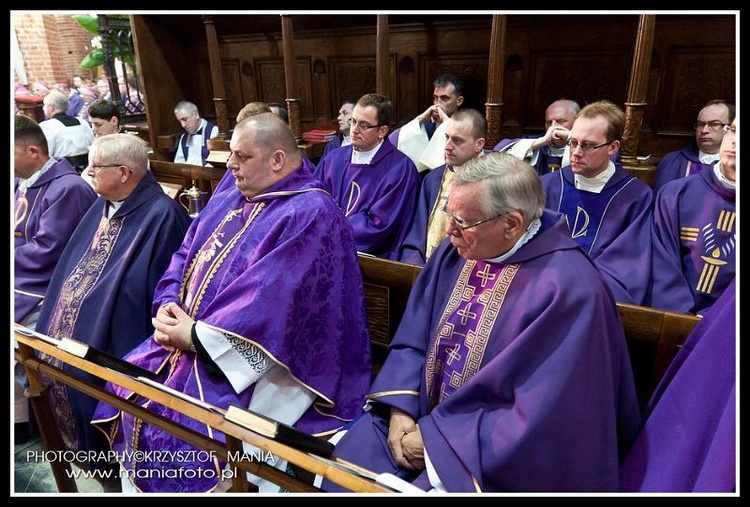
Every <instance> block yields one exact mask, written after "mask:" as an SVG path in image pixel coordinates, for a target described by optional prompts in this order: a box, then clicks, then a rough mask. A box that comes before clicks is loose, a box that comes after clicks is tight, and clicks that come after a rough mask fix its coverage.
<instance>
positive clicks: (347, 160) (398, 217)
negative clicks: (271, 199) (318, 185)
mask: <svg viewBox="0 0 750 507" xmlns="http://www.w3.org/2000/svg"><path fill="white" fill-rule="evenodd" d="M353 149H354V148H353V146H352V145H349V146H344V147H343V148H339V149H337V150H333V151H332V152H331V153H329V154H328V156H327V157H325V158H324V159H322V160H321V161H320V162H319V164H318V167H317V168H316V170H315V173H314V174H315V176H316V177H317V178H318V179H319V180H320V181H321V182H323V185H324V186H325V188H326V189H328V191H329V192H330V193H331V195H332V196H333V199H334V200H335V201H336V203H338V205H339V207H340V208H341V209H342V210H343V211H344V214H345V215H346V217H347V219H348V220H349V223H350V224H351V226H352V229H353V230H354V241H355V242H356V244H357V250H358V251H360V252H365V253H369V254H372V255H376V256H378V257H384V258H391V257H392V256H394V255H395V254H396V249H397V248H398V246H399V245H400V244H401V241H402V240H403V238H404V236H405V235H406V232H407V231H408V229H409V226H410V225H411V219H412V215H413V214H414V206H415V203H416V200H417V194H418V193H419V184H420V181H419V173H418V172H417V169H416V167H415V166H414V163H413V162H412V161H411V160H410V159H409V157H407V156H406V155H404V154H403V153H401V152H400V151H398V150H397V149H396V148H395V147H394V146H393V145H392V144H390V143H388V142H387V141H386V142H383V143H382V144H381V145H380V149H379V150H378V152H377V153H376V154H375V157H374V158H373V159H372V161H371V162H370V163H369V164H353V163H352V162H351V158H352V150H353Z"/></svg>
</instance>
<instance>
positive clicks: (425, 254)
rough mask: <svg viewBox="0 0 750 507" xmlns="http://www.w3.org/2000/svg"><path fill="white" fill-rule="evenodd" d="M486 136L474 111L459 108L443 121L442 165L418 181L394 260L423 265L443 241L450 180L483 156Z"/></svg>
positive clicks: (484, 125)
mask: <svg viewBox="0 0 750 507" xmlns="http://www.w3.org/2000/svg"><path fill="white" fill-rule="evenodd" d="M486 135H487V121H486V120H485V118H484V115H483V114H482V113H480V112H479V111H477V110H476V109H462V110H460V111H457V112H456V113H455V114H454V115H453V116H451V117H450V118H448V120H446V126H445V161H446V163H445V165H442V166H440V167H436V168H435V169H432V170H431V171H428V172H427V176H425V178H424V179H423V180H422V186H421V188H420V191H419V199H418V200H417V209H416V211H415V213H414V219H413V220H412V223H411V227H410V229H409V232H408V233H407V235H406V237H405V238H404V241H403V242H402V243H401V246H399V249H398V259H397V260H399V261H401V262H406V263H409V264H417V265H420V266H421V265H424V263H425V262H426V261H427V259H429V258H430V256H431V255H432V252H433V251H435V249H436V248H437V247H438V246H439V245H440V243H441V242H442V241H443V240H444V239H445V238H446V232H445V226H446V223H447V221H448V218H447V215H446V214H445V213H443V211H442V210H443V208H444V207H445V203H446V202H447V201H448V188H449V187H450V182H451V179H452V178H453V175H455V174H456V171H457V170H458V169H459V168H460V167H461V166H462V165H463V164H465V163H466V162H468V161H469V160H471V159H472V158H474V157H478V156H480V155H482V154H483V153H484V140H485V137H486Z"/></svg>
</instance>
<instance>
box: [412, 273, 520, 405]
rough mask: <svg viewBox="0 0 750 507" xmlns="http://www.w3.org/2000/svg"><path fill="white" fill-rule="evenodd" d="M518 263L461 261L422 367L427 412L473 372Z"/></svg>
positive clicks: (481, 357) (478, 364) (480, 364)
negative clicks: (453, 285) (463, 263)
mask: <svg viewBox="0 0 750 507" xmlns="http://www.w3.org/2000/svg"><path fill="white" fill-rule="evenodd" d="M519 266H520V265H519V264H492V263H488V262H485V261H481V260H480V261H475V260H471V261H467V262H466V264H465V266H464V267H463V268H462V270H461V273H460V274H459V276H458V280H457V281H456V286H455V288H454V289H453V292H452V293H451V296H450V298H449V300H448V303H447V304H446V306H445V309H444V310H443V315H442V317H441V318H440V322H439V323H438V326H437V328H436V333H435V337H434V338H433V340H432V342H431V343H430V347H429V350H428V352H427V362H426V364H425V379H426V390H427V396H428V405H429V408H430V410H432V409H433V408H434V407H435V406H436V405H437V404H439V403H440V402H442V401H443V400H445V399H446V398H447V397H448V396H450V395H451V394H452V393H453V392H454V391H455V390H456V389H458V388H459V387H461V386H462V385H463V384H464V383H466V381H468V380H469V379H470V378H471V377H473V376H474V374H476V372H477V371H479V368H480V367H481V366H482V360H483V358H484V353H485V350H486V348H487V342H488V341H489V339H490V334H491V333H492V328H493V327H494V326H495V323H496V322H497V316H498V314H499V313H500V308H502V306H503V301H504V300H505V295H506V293H507V291H508V287H509V286H510V283H511V282H512V280H513V277H514V276H515V275H516V273H517V272H518V269H519Z"/></svg>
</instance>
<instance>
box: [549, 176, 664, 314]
mask: <svg viewBox="0 0 750 507" xmlns="http://www.w3.org/2000/svg"><path fill="white" fill-rule="evenodd" d="M615 167H616V169H615V173H614V174H613V175H612V177H611V178H610V179H609V181H608V182H607V184H606V185H605V186H604V188H603V189H602V191H601V192H600V193H598V194H597V193H594V192H588V191H585V190H579V189H577V188H576V186H575V180H574V177H573V171H572V170H571V168H570V166H566V167H564V168H562V169H561V170H560V171H556V172H554V173H552V174H546V175H544V176H542V177H541V180H542V186H543V187H544V193H545V194H546V196H547V208H549V209H551V210H554V211H559V212H560V213H563V214H564V215H565V216H566V218H567V220H568V227H570V231H571V236H572V238H573V239H574V240H575V241H576V243H578V244H579V245H581V248H583V250H584V251H585V252H586V253H587V254H589V256H590V257H591V259H593V261H594V263H596V265H597V267H598V268H599V270H600V271H601V272H602V275H604V279H605V280H606V281H607V284H608V285H609V287H610V289H612V292H613V293H614V296H615V299H616V300H617V301H620V302H623V303H631V304H636V305H645V304H648V295H649V291H648V289H649V284H650V281H651V220H652V213H653V202H654V197H653V191H652V190H651V188H650V187H649V186H648V185H646V184H645V183H643V182H642V181H640V180H638V179H636V178H634V177H633V176H631V175H630V174H629V173H628V172H627V171H626V170H625V169H623V168H622V167H621V166H619V165H616V166H615Z"/></svg>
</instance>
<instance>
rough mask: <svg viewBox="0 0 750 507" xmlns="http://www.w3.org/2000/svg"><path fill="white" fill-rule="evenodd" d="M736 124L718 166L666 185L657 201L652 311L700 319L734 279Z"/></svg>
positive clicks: (728, 131) (726, 138) (725, 140)
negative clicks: (694, 316) (667, 311)
mask: <svg viewBox="0 0 750 507" xmlns="http://www.w3.org/2000/svg"><path fill="white" fill-rule="evenodd" d="M737 124H738V122H737V119H735V120H734V121H733V122H732V124H731V125H727V127H726V129H725V130H726V134H724V138H723V139H722V141H721V150H720V160H719V163H718V164H715V165H713V166H711V167H708V168H706V169H704V170H703V171H701V172H700V173H698V174H694V175H692V176H688V177H687V178H680V179H678V180H675V181H671V182H669V183H667V184H666V185H664V186H663V187H662V189H661V190H660V191H659V193H658V194H657V195H656V205H655V207H654V224H653V245H654V262H653V269H654V273H653V288H652V294H651V306H653V307H655V308H660V309H662V310H669V311H672V312H680V313H693V314H698V315H701V314H703V313H704V312H705V311H706V310H707V309H708V308H710V307H711V305H712V304H714V302H715V301H716V299H717V298H718V297H719V296H720V295H721V293H722V291H724V290H725V288H726V287H727V286H728V285H729V283H730V282H731V281H732V280H733V279H734V277H735V263H736V260H735V251H736V248H737V214H736V210H735V196H736V192H737V190H736V188H737V183H736V175H737V160H736V155H737V154H736V139H737V138H736V134H737Z"/></svg>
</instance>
